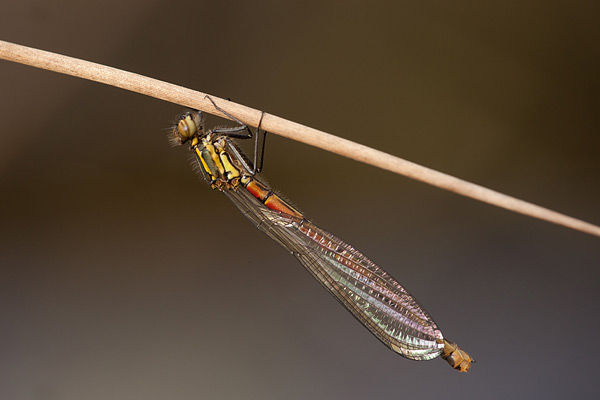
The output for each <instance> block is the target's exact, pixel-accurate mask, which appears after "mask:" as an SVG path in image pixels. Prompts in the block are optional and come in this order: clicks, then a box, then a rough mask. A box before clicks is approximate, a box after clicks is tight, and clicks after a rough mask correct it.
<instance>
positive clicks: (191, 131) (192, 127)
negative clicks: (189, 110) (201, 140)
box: [177, 115, 198, 141]
mask: <svg viewBox="0 0 600 400" xmlns="http://www.w3.org/2000/svg"><path fill="white" fill-rule="evenodd" d="M177 130H178V131H179V134H180V135H181V137H182V139H184V141H185V140H187V139H190V138H191V137H192V136H194V135H195V134H196V132H197V131H198V127H197V126H196V123H195V122H194V120H193V119H192V117H191V116H189V115H187V116H186V117H185V118H184V119H182V120H181V121H179V123H178V124H177Z"/></svg>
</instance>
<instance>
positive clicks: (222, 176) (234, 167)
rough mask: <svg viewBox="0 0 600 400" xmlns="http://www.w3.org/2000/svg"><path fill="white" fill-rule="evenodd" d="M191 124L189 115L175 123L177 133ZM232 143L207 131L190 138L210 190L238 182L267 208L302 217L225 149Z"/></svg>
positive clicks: (186, 130) (237, 185)
mask: <svg viewBox="0 0 600 400" xmlns="http://www.w3.org/2000/svg"><path fill="white" fill-rule="evenodd" d="M193 124H194V121H193V120H192V119H191V118H190V117H189V116H188V117H187V118H185V119H182V120H181V121H180V122H179V124H178V131H179V133H180V134H181V136H183V134H184V133H185V134H186V135H189V132H190V126H195V125H193ZM233 146H234V145H233V144H232V143H230V142H229V139H228V138H227V137H225V136H215V135H213V134H212V133H210V132H209V133H208V134H207V135H206V136H204V137H202V138H198V137H194V138H193V139H192V143H191V147H192V151H193V152H194V154H195V155H196V158H197V160H198V163H199V164H200V167H201V168H200V170H201V171H202V174H203V175H204V178H205V179H206V180H207V181H208V182H209V183H210V186H211V187H212V188H213V189H218V190H221V191H224V190H232V189H236V188H237V187H239V185H240V183H241V185H242V187H244V188H245V189H246V190H248V192H250V193H251V194H252V195H253V196H254V197H256V198H257V199H258V200H260V201H261V202H262V203H263V204H264V205H265V206H266V207H267V208H270V209H271V210H275V211H279V212H282V213H284V214H288V215H291V216H293V217H297V218H303V216H302V214H301V213H300V212H299V211H298V210H296V209H295V208H294V207H292V206H291V205H290V204H289V203H288V202H286V201H285V200H283V199H282V198H281V197H279V196H278V195H276V194H275V193H273V191H272V190H271V189H270V188H269V187H268V186H267V185H265V184H264V183H262V182H260V181H258V180H257V179H255V178H254V177H253V176H252V174H251V173H250V172H248V171H247V170H246V168H244V166H243V163H242V162H241V161H240V160H238V158H237V155H236V154H234V153H233V152H231V151H229V149H231V148H233Z"/></svg>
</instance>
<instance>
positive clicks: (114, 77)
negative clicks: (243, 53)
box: [0, 41, 600, 236]
mask: <svg viewBox="0 0 600 400" xmlns="http://www.w3.org/2000/svg"><path fill="white" fill-rule="evenodd" d="M0 58H2V59H5V60H10V61H14V62H18V63H22V64H26V65H31V66H33V67H37V68H43V69H47V70H50V71H54V72H60V73H62V74H67V75H72V76H77V77H80V78H84V79H89V80H92V81H96V82H101V83H105V84H107V85H111V86H116V87H119V88H122V89H125V90H129V91H132V92H137V93H141V94H145V95H147V96H152V97H156V98H158V99H161V100H165V101H169V102H172V103H176V104H180V105H182V106H186V107H190V108H194V109H197V110H202V111H205V112H208V113H211V114H215V115H219V116H221V117H225V116H224V115H222V114H221V113H220V112H219V111H217V110H216V109H215V107H214V106H213V104H212V103H211V102H210V101H209V100H208V99H207V95H206V94H205V93H202V92H198V91H195V90H191V89H187V88H184V87H181V86H177V85H173V84H170V83H167V82H163V81H159V80H156V79H152V78H148V77H145V76H142V75H138V74H134V73H131V72H126V71H122V70H119V69H116V68H112V67H107V66H104V65H100V64H96V63H92V62H88V61H83V60H80V59H77V58H72V57H67V56H62V55H59V54H56V53H51V52H47V51H43V50H37V49H33V48H30V47H25V46H20V45H17V44H13V43H8V42H4V41H0ZM210 97H211V98H212V99H213V100H214V101H215V103H216V104H217V105H218V106H219V107H221V108H222V109H223V110H225V111H226V112H228V113H229V114H231V115H233V116H235V117H236V118H238V119H239V120H240V121H242V122H244V123H246V124H248V125H251V126H256V125H257V124H258V121H259V119H260V117H261V111H259V110H255V109H253V108H250V107H246V106H243V105H241V104H236V103H233V102H230V101H226V100H224V99H220V98H218V97H216V96H212V95H211V96H210ZM261 127H262V128H263V129H265V130H267V131H269V132H271V133H275V134H277V135H281V136H284V137H287V138H290V139H293V140H297V141H299V142H303V143H306V144H309V145H311V146H316V147H319V148H321V149H324V150H327V151H331V152H333V153H336V154H339V155H342V156H344V157H348V158H351V159H353V160H356V161H361V162H364V163H366V164H370V165H373V166H375V167H379V168H383V169H386V170H388V171H391V172H394V173H397V174H401V175H404V176H407V177H409V178H413V179H416V180H419V181H422V182H425V183H428V184H430V185H434V186H437V187H440V188H442V189H446V190H449V191H451V192H455V193H458V194H461V195H463V196H467V197H470V198H473V199H476V200H479V201H483V202H485V203H489V204H492V205H495V206H498V207H502V208H505V209H508V210H511V211H515V212H518V213H521V214H524V215H528V216H531V217H534V218H539V219H542V220H545V221H548V222H552V223H555V224H558V225H563V226H566V227H568V228H572V229H576V230H579V231H581V232H586V233H589V234H592V235H596V236H600V227H598V226H596V225H593V224H590V223H587V222H585V221H581V220H579V219H575V218H572V217H569V216H566V215H564V214H560V213H558V212H555V211H552V210H549V209H547V208H543V207H540V206H537V205H535V204H531V203H529V202H526V201H523V200H519V199H516V198H514V197H511V196H507V195H505V194H502V193H499V192H496V191H494V190H490V189H487V188H485V187H482V186H479V185H476V184H473V183H470V182H467V181H464V180H462V179H458V178H455V177H453V176H450V175H447V174H444V173H442V172H438V171H435V170H433V169H430V168H427V167H423V166H421V165H418V164H415V163H412V162H410V161H406V160H403V159H401V158H398V157H395V156H392V155H390V154H387V153H384V152H382V151H379V150H375V149H372V148H370V147H367V146H364V145H361V144H358V143H354V142H351V141H349V140H346V139H343V138H340V137H337V136H333V135H330V134H328V133H325V132H321V131H319V130H316V129H313V128H309V127H307V126H304V125H300V124H297V123H295V122H291V121H288V120H285V119H283V118H279V117H276V116H274V115H270V114H264V118H263V120H262V124H261Z"/></svg>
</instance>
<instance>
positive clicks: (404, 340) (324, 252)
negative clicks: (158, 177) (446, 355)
mask: <svg viewBox="0 0 600 400" xmlns="http://www.w3.org/2000/svg"><path fill="white" fill-rule="evenodd" d="M223 192H224V193H225V194H226V195H227V197H228V198H229V199H230V200H231V201H232V202H233V203H234V204H235V205H236V206H237V207H238V208H239V209H240V211H242V213H243V214H244V215H245V216H246V217H248V218H249V219H250V220H251V221H252V222H253V223H254V224H255V225H256V227H257V228H258V229H260V230H261V231H263V232H265V233H266V234H267V235H269V236H270V237H271V238H272V239H273V240H275V241H276V242H278V243H279V244H280V245H281V246H283V247H284V248H286V249H287V250H289V251H290V252H291V253H292V254H293V255H294V256H295V257H296V258H297V259H298V260H299V261H300V262H301V263H302V265H303V266H304V267H305V268H306V269H307V270H308V271H309V272H310V273H311V275H313V276H314V277H315V279H317V280H318V281H319V283H321V285H323V286H324V287H325V288H326V289H327V290H328V291H329V292H330V293H331V294H332V295H333V296H334V297H335V298H336V299H337V300H338V301H339V302H340V303H342V304H343V305H344V306H345V307H346V309H347V310H348V311H350V312H351V313H352V314H353V315H354V316H355V317H356V318H357V319H358V320H359V321H360V322H361V323H362V324H363V325H365V326H366V327H367V328H368V329H369V330H370V331H371V332H372V333H373V334H374V335H375V336H376V337H377V338H378V339H379V340H381V341H382V342H383V343H384V344H385V345H387V346H388V347H390V348H391V349H392V350H394V351H396V352H397V353H399V354H400V355H402V356H404V357H406V358H410V359H413V360H430V359H432V358H435V357H437V356H439V355H440V354H441V353H442V350H443V349H444V338H443V336H442V333H441V331H440V330H439V329H438V327H437V325H436V324H435V322H434V321H433V319H432V318H431V316H430V315H429V314H428V313H427V312H426V311H425V310H424V309H423V308H422V307H421V306H420V305H419V303H418V302H417V300H416V299H415V298H414V297H413V296H411V295H410V294H409V293H408V292H407V291H406V290H405V289H404V288H403V287H402V286H401V285H400V284H399V283H398V282H397V281H396V280H395V279H394V278H393V277H392V276H390V275H389V274H388V273H386V272H385V271H384V270H383V269H381V268H380V267H378V266H377V265H376V264H375V263H373V262H372V261H371V260H369V259H368V258H367V257H366V256H365V255H364V254H362V253H361V252H359V251H358V250H356V249H354V248H353V247H352V246H350V245H348V244H346V243H344V242H343V241H342V240H340V239H338V238H337V237H335V236H334V235H332V234H330V233H328V232H326V231H324V230H322V229H321V228H319V227H317V226H316V225H314V224H312V223H311V222H310V221H308V220H306V219H304V218H298V217H295V216H291V215H288V214H285V213H282V212H279V211H274V210H272V209H269V208H267V207H266V206H265V205H264V204H263V203H261V202H260V201H258V200H257V199H256V198H255V197H254V196H253V195H252V194H251V193H249V192H248V191H247V190H244V188H241V187H238V188H236V189H229V190H224V191H223Z"/></svg>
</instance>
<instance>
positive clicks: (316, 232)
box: [171, 98, 473, 372]
mask: <svg viewBox="0 0 600 400" xmlns="http://www.w3.org/2000/svg"><path fill="white" fill-rule="evenodd" d="M209 99H210V98H209ZM211 101H212V100H211ZM213 104H214V102H213ZM214 106H215V108H216V109H218V110H219V111H221V112H222V113H223V114H225V115H227V116H228V117H230V118H231V119H232V120H234V121H236V122H237V123H238V124H239V125H238V126H235V127H229V128H215V129H212V130H208V131H205V129H204V116H203V114H202V112H199V111H193V112H188V113H186V114H184V115H183V116H182V117H181V118H180V119H179V121H178V122H177V124H176V125H175V126H174V127H173V131H172V136H171V139H172V141H173V142H174V143H175V144H183V143H187V142H189V143H190V149H191V150H192V152H193V153H194V155H195V158H196V161H197V162H198V164H199V167H200V168H199V169H200V171H201V172H202V175H203V176H204V178H205V179H206V181H207V182H208V183H209V184H210V186H211V187H212V188H213V189H217V190H219V191H221V192H222V193H224V194H225V195H226V196H227V197H228V198H229V200H231V201H232V202H233V204H235V205H236V206H237V208H239V209H240V211H241V212H242V213H243V214H244V215H245V216H246V217H248V219H250V221H252V222H253V223H254V224H255V225H256V227H257V228H258V229H260V230H261V231H263V232H264V233H266V234H267V235H269V236H270V237H271V238H272V239H273V240H275V241H276V242H277V243H279V244H280V245H281V246H283V247H284V248H285V249H287V250H288V251H290V252H291V253H292V254H293V255H294V256H295V257H296V258H297V259H298V260H299V261H300V263H301V264H302V265H303V266H304V267H305V268H306V269H307V270H308V272H310V274H311V275H312V276H313V277H314V278H315V279H316V280H317V281H319V283H320V284H321V285H323V286H324V287H325V288H326V289H327V290H328V291H329V292H330V293H331V294H332V295H333V296H334V297H335V298H336V299H337V300H338V301H339V302H340V303H341V304H342V305H344V307H346V309H347V310H348V311H350V312H351V313H352V315H354V317H356V319H358V320H359V321H360V322H361V323H362V324H363V325H364V326H365V327H367V329H369V331H371V333H373V334H374V335H375V336H376V337H377V338H378V339H379V340H381V341H382V342H383V343H384V344H385V345H386V346H388V347H389V348H391V349H392V350H394V351H395V352H397V353H398V354H400V355H402V356H404V357H406V358H410V359H413V360H431V359H433V358H436V357H438V356H440V355H441V356H442V358H444V359H445V360H446V361H448V363H449V364H450V365H451V366H452V367H453V368H456V369H457V370H459V371H461V372H466V371H468V370H469V368H470V366H471V362H472V361H473V360H472V359H471V357H470V356H469V355H468V354H467V353H466V352H465V351H463V350H461V349H460V348H459V347H458V346H457V345H456V344H455V343H452V342H449V341H447V340H446V339H444V336H443V335H442V332H441V331H440V329H439V328H438V327H437V325H436V323H435V322H434V321H433V319H432V318H431V316H430V315H429V314H428V313H427V311H425V310H424V309H423V307H421V305H419V303H418V302H417V300H416V299H415V298H414V297H413V296H412V295H410V294H409V293H408V292H407V291H406V290H405V289H404V287H402V286H401V285H400V284H399V283H398V282H397V281H396V280H395V279H394V278H393V277H391V276H390V275H389V274H388V273H387V272H385V271H384V270H383V269H381V268H380V267H379V266H377V265H376V264H375V263H373V262H372V261H371V260H370V259H368V258H367V257H366V256H365V255H364V254H362V253H361V252H359V251H358V250H356V249H355V248H353V247H352V246H350V245H349V244H347V243H345V242H343V241H342V240H340V239H339V238H337V237H336V236H334V235H332V234H330V233H328V232H326V231H324V230H323V229H321V228H319V227H318V226H316V225H314V224H313V223H311V222H310V221H309V220H308V219H306V218H305V217H304V215H302V213H300V212H299V211H298V210H296V209H295V208H294V207H293V206H291V205H290V204H289V203H288V202H286V201H285V200H283V199H282V198H281V197H280V196H278V195H276V194H275V193H273V191H272V190H271V189H270V188H269V187H268V186H267V185H266V184H264V183H262V182H261V181H259V180H258V179H257V178H256V177H255V175H256V174H257V173H258V172H260V170H261V169H262V159H263V157H262V154H263V150H264V134H265V133H266V132H263V141H262V146H259V140H258V139H259V136H260V123H259V126H258V129H257V131H256V135H255V145H254V159H253V162H251V161H250V160H249V158H247V157H246V156H245V155H244V154H243V152H242V150H241V149H240V148H239V147H238V146H237V145H236V144H235V143H234V141H233V139H234V138H237V139H249V138H252V136H253V134H252V132H251V130H250V129H249V128H248V127H247V126H246V125H244V124H243V123H242V122H240V121H239V120H237V119H236V118H234V117H233V116H231V115H229V114H227V113H226V112H225V111H223V110H222V109H220V108H219V107H218V106H217V105H216V104H214ZM261 121H262V118H261Z"/></svg>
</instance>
